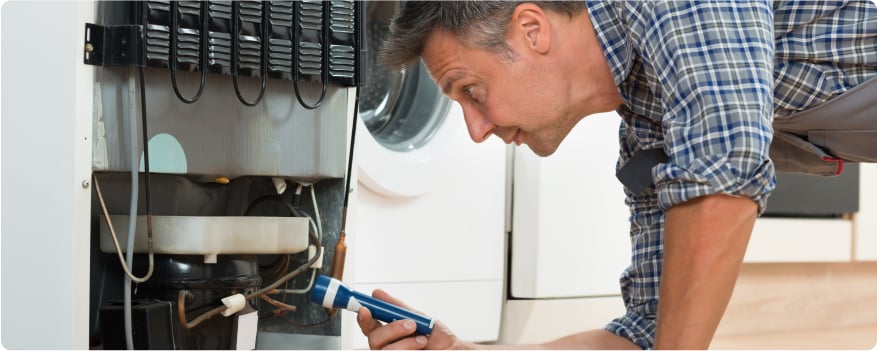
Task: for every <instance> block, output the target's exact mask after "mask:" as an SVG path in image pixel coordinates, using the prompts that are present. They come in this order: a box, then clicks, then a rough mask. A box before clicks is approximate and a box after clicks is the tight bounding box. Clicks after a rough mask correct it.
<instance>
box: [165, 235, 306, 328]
mask: <svg viewBox="0 0 877 351" xmlns="http://www.w3.org/2000/svg"><path fill="white" fill-rule="evenodd" d="M308 237H309V238H310V239H311V241H312V242H313V243H314V244H315V245H316V247H317V254H316V255H314V257H312V258H311V259H310V260H308V261H307V262H305V264H303V265H301V266H299V267H298V268H296V269H295V270H294V271H291V272H289V273H287V274H286V275H284V276H283V277H282V278H280V279H278V280H277V281H275V282H274V283H271V284H270V285H268V286H266V287H264V288H262V289H259V290H257V291H255V292H253V293H250V294H248V295H246V296H245V297H244V298H245V299H246V300H247V301H249V300H252V299H254V298H257V297H260V296H262V295H265V294H267V293H269V292H271V291H274V290H275V289H277V287H278V286H280V285H282V284H283V283H285V282H287V281H289V280H290V279H292V278H295V277H296V276H298V275H300V274H301V273H303V272H304V271H305V270H307V268H309V267H310V266H311V265H313V264H314V262H316V261H317V258H319V257H320V256H321V255H322V253H323V251H322V247H321V246H320V242H319V241H317V236H316V235H315V234H314V233H311V232H310V231H309V232H308ZM191 296H192V293H190V292H189V291H188V290H180V292H179V293H178V294H177V314H178V315H179V320H180V325H182V326H183V328H184V329H192V328H194V327H196V326H198V324H201V322H204V321H205V320H207V319H210V318H212V317H213V316H216V315H217V314H219V313H221V312H222V311H225V309H226V307H225V306H218V307H215V308H213V309H211V310H209V311H207V312H204V313H202V314H200V315H199V316H198V317H195V318H194V319H192V320H191V321H187V320H186V319H187V317H186V298H187V297H191Z"/></svg>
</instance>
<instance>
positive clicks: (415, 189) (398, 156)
mask: <svg viewBox="0 0 877 351" xmlns="http://www.w3.org/2000/svg"><path fill="white" fill-rule="evenodd" d="M398 10H399V3H398V2H370V3H369V4H368V5H367V10H366V13H367V16H368V17H367V20H366V26H367V27H368V30H367V34H366V41H367V43H366V45H367V46H368V48H369V49H368V56H367V58H366V62H367V65H368V66H367V67H368V69H367V70H366V72H367V74H366V75H365V76H364V79H365V82H364V84H363V87H362V88H361V91H360V107H359V112H360V122H359V125H358V126H357V128H358V129H357V132H358V135H361V137H358V138H357V152H359V155H358V158H359V160H358V166H359V171H360V172H359V179H360V181H361V182H362V183H363V184H364V185H365V186H366V187H368V188H369V189H371V190H373V191H375V192H377V193H379V194H381V195H383V196H389V197H403V198H405V197H417V196H422V195H424V194H426V193H428V192H431V191H434V190H435V189H436V188H437V187H438V186H439V185H440V184H442V182H443V181H444V179H447V177H446V174H447V172H450V171H453V170H452V163H451V162H452V157H455V156H454V155H458V154H459V152H462V151H463V149H461V148H459V147H458V146H459V145H461V144H467V143H471V142H470V141H469V140H468V134H467V132H466V127H465V124H464V123H462V121H463V114H462V110H461V109H460V107H459V105H457V104H455V103H452V102H451V101H450V100H449V99H447V98H446V97H444V96H443V95H442V93H441V91H440V90H439V89H438V87H437V86H436V85H435V83H434V82H433V80H432V78H431V77H430V76H429V73H428V72H427V70H426V69H425V67H424V65H423V64H422V62H418V63H416V64H415V65H414V66H412V67H410V68H408V69H406V70H404V71H402V72H399V71H395V70H392V69H390V68H388V67H386V66H384V65H382V64H381V63H380V62H379V60H378V58H377V55H378V52H379V50H380V46H381V43H382V42H383V41H384V39H385V38H386V35H387V32H388V29H387V27H388V26H389V22H390V19H391V18H392V17H393V16H394V15H395V14H396V13H397V12H398Z"/></svg>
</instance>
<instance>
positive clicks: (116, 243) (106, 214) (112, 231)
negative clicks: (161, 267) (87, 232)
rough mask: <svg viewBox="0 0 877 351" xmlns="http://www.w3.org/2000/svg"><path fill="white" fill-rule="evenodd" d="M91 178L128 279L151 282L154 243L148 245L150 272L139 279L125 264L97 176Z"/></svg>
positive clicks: (136, 281) (137, 281)
mask: <svg viewBox="0 0 877 351" xmlns="http://www.w3.org/2000/svg"><path fill="white" fill-rule="evenodd" d="M91 178H92V179H94V181H93V183H94V189H95V190H96V191H97V199H98V202H100V205H101V209H102V210H103V213H104V219H106V222H107V226H108V227H109V228H110V235H112V237H113V244H114V245H115V246H116V254H118V256H119V262H120V263H121V264H122V270H124V271H125V275H127V276H128V278H129V279H131V281H133V282H135V283H143V282H145V281H147V280H149V278H150V277H152V272H153V269H154V262H153V253H152V243H151V242H150V243H149V244H148V245H149V270H148V271H147V272H146V275H144V276H143V277H137V276H135V275H134V274H133V273H131V269H129V268H128V264H126V263H125V258H124V257H123V256H122V248H121V247H120V246H119V239H118V237H117V236H116V230H115V229H114V228H113V221H112V220H111V219H110V214H109V212H108V211H107V204H106V202H104V195H103V194H102V193H101V190H100V183H99V182H98V180H97V174H94V173H92V175H91Z"/></svg>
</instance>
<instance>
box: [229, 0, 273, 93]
mask: <svg viewBox="0 0 877 351" xmlns="http://www.w3.org/2000/svg"><path fill="white" fill-rule="evenodd" d="M267 6H268V2H267V1H265V2H263V3H262V47H261V49H260V50H259V56H260V59H261V61H260V67H259V73H260V74H261V77H260V78H261V80H262V86H261V88H260V89H259V96H258V97H256V101H253V102H249V101H247V99H245V98H244V96H243V95H241V90H240V88H239V87H238V55H239V54H238V51H239V50H240V35H241V33H240V28H239V27H240V25H239V23H238V22H239V21H240V12H241V9H240V4H239V3H238V1H232V2H231V79H232V82H233V83H234V93H235V95H237V97H238V100H240V102H241V103H242V104H244V105H246V106H249V107H253V106H256V105H258V104H259V102H260V101H262V97H264V96H265V87H266V86H267V84H268V33H270V26H271V21H269V20H268V7H267Z"/></svg>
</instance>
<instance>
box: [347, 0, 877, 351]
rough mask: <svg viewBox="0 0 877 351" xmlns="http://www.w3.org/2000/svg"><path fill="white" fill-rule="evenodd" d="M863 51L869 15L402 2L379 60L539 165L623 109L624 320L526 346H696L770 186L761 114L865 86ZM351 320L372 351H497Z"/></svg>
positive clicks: (757, 6)
mask: <svg viewBox="0 0 877 351" xmlns="http://www.w3.org/2000/svg"><path fill="white" fill-rule="evenodd" d="M875 48H877V9H875V6H874V4H872V3H870V2H868V1H859V2H849V3H831V4H827V3H817V2H810V1H804V2H795V1H790V2H787V3H776V4H771V3H769V2H767V1H751V2H750V1H745V2H744V1H729V2H715V1H708V2H686V1H668V2H659V1H616V2H608V3H597V2H525V3H513V2H466V3H462V2H423V3H421V2H409V3H406V4H405V6H404V7H403V10H402V12H401V13H400V14H399V16H398V17H397V18H396V19H395V20H394V22H393V25H392V26H391V35H390V39H389V40H388V41H387V43H386V44H385V46H384V51H383V55H384V59H385V61H386V62H387V63H388V64H390V65H393V66H397V67H404V66H406V65H409V64H411V63H412V62H414V61H415V60H417V59H418V58H422V59H423V61H424V63H425V64H426V67H427V69H428V71H429V72H430V75H431V76H432V78H433V79H434V80H435V81H436V83H437V84H438V86H439V87H441V89H442V91H443V92H444V93H445V94H446V95H447V96H448V97H450V98H451V99H453V100H455V101H457V102H459V103H460V105H461V106H462V108H463V113H464V116H465V120H466V124H467V126H468V128H469V133H470V135H471V137H472V139H473V140H474V141H475V142H481V141H483V140H485V139H486V138H488V137H489V136H491V135H496V136H498V137H500V138H502V139H503V140H504V141H505V142H506V143H512V142H514V143H516V144H518V145H520V144H527V145H528V146H529V147H530V148H531V149H532V150H533V151H534V152H535V153H536V154H538V155H540V156H548V155H551V154H552V153H553V152H554V151H555V150H556V149H557V147H558V145H559V144H560V142H561V141H562V140H563V138H564V137H565V136H566V135H567V134H568V133H569V131H570V130H571V129H572V128H573V127H574V126H575V124H576V123H578V121H579V120H581V118H583V117H584V116H587V115H590V114H593V113H597V112H604V111H612V110H616V111H618V113H619V114H620V115H621V117H622V123H621V127H620V134H619V135H620V146H621V150H620V151H621V152H620V157H619V162H618V165H619V167H618V168H619V172H618V173H619V178H620V179H621V180H622V182H623V183H624V185H625V192H626V195H627V204H628V205H629V207H630V209H631V231H630V235H631V242H632V244H633V252H632V262H631V266H630V267H629V268H628V269H627V270H626V271H625V272H624V274H623V275H622V278H621V288H622V294H623V297H624V301H625V304H626V307H627V313H626V314H625V315H624V316H621V317H619V318H617V319H615V320H614V321H612V322H610V323H609V324H608V325H607V326H606V327H605V329H603V330H594V331H586V332H582V333H578V334H574V335H570V336H568V337H564V338H561V339H559V340H555V341H552V342H549V343H547V344H544V345H532V346H535V347H548V348H566V349H581V348H599V349H614V348H630V349H635V348H675V349H687V348H696V349H705V348H707V347H708V346H709V343H710V341H711V339H712V337H713V334H714V332H715V330H716V327H717V325H718V323H719V320H720V319H721V317H722V314H723V313H724V310H725V307H726V306H727V303H728V300H729V298H730V296H731V292H732V290H733V287H734V283H735V281H736V277H737V274H738V271H739V267H740V264H741V262H742V258H743V255H744V253H745V250H746V246H747V244H748V240H749V236H750V234H751V231H752V227H753V225H754V221H755V218H756V216H757V215H758V214H759V213H761V211H763V210H764V206H765V203H766V200H767V196H768V195H769V193H770V191H771V190H772V189H773V187H774V184H775V177H774V173H775V168H774V162H773V161H772V159H771V158H770V157H769V150H770V148H771V141H772V137H773V136H774V130H773V127H772V123H773V120H774V117H776V118H777V119H780V118H783V117H787V116H790V115H793V114H795V113H797V112H799V111H804V110H808V109H810V108H813V107H814V106H818V105H820V104H822V103H823V102H826V101H828V100H831V99H832V98H834V97H837V96H839V95H841V94H843V93H844V92H846V91H848V90H850V89H851V88H853V87H855V86H857V85H859V84H861V83H862V82H864V81H866V80H868V79H869V78H870V77H872V76H874V75H875V73H877V52H875ZM582 151H583V152H588V150H582ZM821 160H822V159H819V161H820V162H821ZM826 160H827V161H835V159H833V158H828V159H826ZM777 164H779V163H777ZM803 171H807V170H806V169H805V170H803ZM643 175H645V178H643ZM643 179H645V180H643ZM374 295H375V296H376V297H378V298H381V299H385V300H388V301H391V302H395V303H399V304H402V302H401V301H398V300H396V299H394V298H392V297H390V296H389V295H388V294H387V293H385V292H383V291H380V290H378V291H376V292H375V293H374ZM658 296H660V300H659V299H658ZM403 305H404V304H403ZM358 323H359V325H360V327H361V329H362V331H363V333H365V334H366V335H367V336H368V337H369V345H370V346H371V347H372V348H405V349H420V348H429V349H444V348H479V347H498V346H495V345H492V346H487V345H476V344H471V343H466V342H463V341H461V340H459V339H458V338H457V337H456V336H454V334H453V333H452V332H451V331H450V330H449V329H448V328H447V327H446V326H444V325H443V324H441V323H439V324H438V325H437V327H436V329H435V331H434V333H433V334H432V335H430V336H429V337H426V336H417V335H415V334H414V328H413V324H412V323H410V321H397V322H394V323H389V324H387V325H383V324H381V323H379V322H378V321H376V320H374V319H371V315H370V313H369V312H368V311H367V310H363V311H361V312H360V314H359V316H358ZM515 348H521V346H515Z"/></svg>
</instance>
